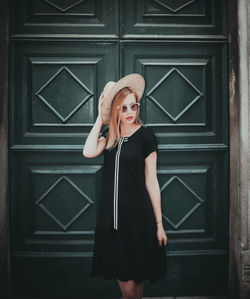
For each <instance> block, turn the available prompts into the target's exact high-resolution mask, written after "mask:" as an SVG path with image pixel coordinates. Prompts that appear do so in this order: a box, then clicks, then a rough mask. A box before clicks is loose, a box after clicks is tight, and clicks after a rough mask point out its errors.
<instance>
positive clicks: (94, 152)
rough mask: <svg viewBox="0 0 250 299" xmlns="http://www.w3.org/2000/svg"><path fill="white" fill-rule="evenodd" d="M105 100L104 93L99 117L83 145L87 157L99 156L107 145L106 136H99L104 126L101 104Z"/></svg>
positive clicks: (84, 154)
mask: <svg viewBox="0 0 250 299" xmlns="http://www.w3.org/2000/svg"><path fill="white" fill-rule="evenodd" d="M103 100H104V97H103V93H102V94H101V96H100V98H99V104H98V112H99V114H98V117H97V119H96V121H95V124H94V126H93V127H92V129H91V131H90V133H89V135H88V137H87V139H86V141H85V144H84V147H83V152H82V153H83V156H84V157H86V158H94V157H97V156H99V155H100V154H101V153H102V152H103V150H104V148H105V146H106V138H105V137H103V136H102V137H100V138H98V137H99V134H100V131H101V128H102V125H103V123H102V119H101V116H100V106H101V104H102V102H103Z"/></svg>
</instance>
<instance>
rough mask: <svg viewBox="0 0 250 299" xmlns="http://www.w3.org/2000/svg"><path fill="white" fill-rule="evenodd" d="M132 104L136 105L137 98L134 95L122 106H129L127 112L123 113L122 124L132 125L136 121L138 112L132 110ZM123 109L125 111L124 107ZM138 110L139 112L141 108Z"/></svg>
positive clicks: (128, 97) (125, 100) (127, 98)
mask: <svg viewBox="0 0 250 299" xmlns="http://www.w3.org/2000/svg"><path fill="white" fill-rule="evenodd" d="M132 103H136V98H135V96H134V94H133V93H130V94H128V95H127V96H126V98H125V99H124V101H123V103H122V106H127V110H126V112H121V122H123V123H124V124H132V123H133V122H134V121H135V117H136V113H137V111H133V110H132V107H131V106H130V105H131V104H132ZM135 108H136V107H135ZM121 109H122V110H123V108H122V107H121ZM137 110H139V107H137Z"/></svg>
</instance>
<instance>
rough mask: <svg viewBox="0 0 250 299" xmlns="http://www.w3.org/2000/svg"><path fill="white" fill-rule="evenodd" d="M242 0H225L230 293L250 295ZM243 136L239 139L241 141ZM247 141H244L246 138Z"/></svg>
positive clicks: (3, 35) (1, 171) (4, 195)
mask: <svg viewBox="0 0 250 299" xmlns="http://www.w3.org/2000/svg"><path fill="white" fill-rule="evenodd" d="M246 2H247V1H245V0H238V1H234V0H228V34H229V56H228V57H229V77H228V78H229V110H230V198H229V200H230V211H229V213H230V215H229V220H230V223H229V271H228V286H229V287H228V294H230V295H229V296H230V298H234V299H235V298H246V296H247V295H249V294H250V290H249V289H248V288H249V287H248V286H247V282H250V278H249V274H247V271H248V272H249V269H250V227H249V220H250V219H249V215H248V202H249V198H248V183H249V182H248V177H249V169H248V157H249V143H248V127H249V114H248V70H247V65H246V62H247V61H248V54H247V51H246V50H247V40H246V38H247V35H246V34H245V33H246V32H247V10H246V8H247V3H246ZM0 19H1V21H2V22H1V26H0V40H1V47H0V57H1V58H2V61H4V62H5V64H0V145H1V146H0V150H1V152H0V239H1V246H0V279H1V283H2V285H3V287H2V288H0V297H2V298H11V294H10V293H11V292H10V290H11V288H10V281H11V279H10V270H11V269H10V248H9V206H8V203H9V197H8V50H9V31H8V28H9V3H8V1H1V2H0ZM243 141H244V142H243ZM246 141H247V142H246Z"/></svg>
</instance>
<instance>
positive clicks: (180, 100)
mask: <svg viewBox="0 0 250 299" xmlns="http://www.w3.org/2000/svg"><path fill="white" fill-rule="evenodd" d="M162 90H164V92H163V91H162ZM163 94H164V95H165V96H164V97H163V96H162V95H163ZM147 96H148V97H149V98H150V99H151V100H152V101H153V103H154V104H155V105H156V106H157V107H159V108H160V109H161V110H162V111H163V112H164V113H165V114H166V115H167V116H168V117H169V118H170V119H171V120H172V121H173V122H176V121H177V120H178V119H179V118H180V117H181V116H182V115H183V114H184V113H185V112H186V111H187V110H188V109H189V108H190V107H191V106H192V105H193V104H194V103H195V102H196V101H198V100H199V99H200V98H201V97H202V93H201V92H200V91H199V90H198V88H196V87H195V86H194V85H193V84H192V82H191V81H190V80H189V79H188V78H186V76H184V75H183V74H182V73H181V72H180V71H179V70H177V69H176V68H173V69H171V70H170V71H169V72H168V73H167V74H166V75H165V76H164V77H163V78H162V79H161V80H160V81H159V82H158V83H157V84H155V86H154V87H153V88H152V89H151V90H150V91H149V92H148V94H147Z"/></svg>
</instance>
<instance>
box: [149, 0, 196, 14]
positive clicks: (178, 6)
mask: <svg viewBox="0 0 250 299" xmlns="http://www.w3.org/2000/svg"><path fill="white" fill-rule="evenodd" d="M195 1H196V0H155V2H157V3H159V4H160V5H162V6H164V7H166V8H167V9H169V10H171V11H172V12H178V11H180V10H182V9H183V8H184V7H186V6H188V5H190V4H192V3H193V2H195Z"/></svg>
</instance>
